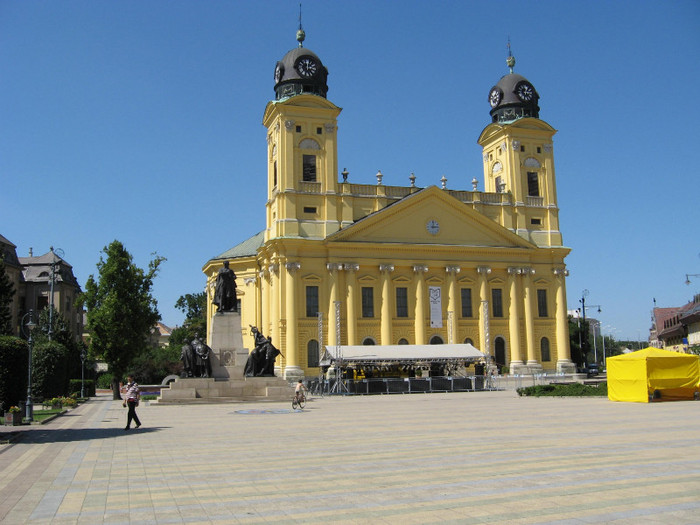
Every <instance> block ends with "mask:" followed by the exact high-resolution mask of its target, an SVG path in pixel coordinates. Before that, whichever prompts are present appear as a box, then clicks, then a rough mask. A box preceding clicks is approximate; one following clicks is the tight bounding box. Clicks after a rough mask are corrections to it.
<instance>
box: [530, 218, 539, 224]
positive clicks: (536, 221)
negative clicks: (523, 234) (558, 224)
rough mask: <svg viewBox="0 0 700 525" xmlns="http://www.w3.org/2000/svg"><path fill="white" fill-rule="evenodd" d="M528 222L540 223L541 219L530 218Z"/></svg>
mask: <svg viewBox="0 0 700 525" xmlns="http://www.w3.org/2000/svg"><path fill="white" fill-rule="evenodd" d="M530 224H535V225H537V224H542V219H530Z"/></svg>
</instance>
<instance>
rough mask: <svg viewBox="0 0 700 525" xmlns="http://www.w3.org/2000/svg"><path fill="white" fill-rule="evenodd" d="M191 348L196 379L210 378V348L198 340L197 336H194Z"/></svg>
mask: <svg viewBox="0 0 700 525" xmlns="http://www.w3.org/2000/svg"><path fill="white" fill-rule="evenodd" d="M192 348H193V349H194V354H195V356H194V359H195V369H196V370H197V376H198V377H211V360H210V359H209V357H210V354H211V348H209V347H208V346H207V345H206V344H204V342H203V341H202V340H201V339H200V338H199V334H195V336H194V339H193V340H192Z"/></svg>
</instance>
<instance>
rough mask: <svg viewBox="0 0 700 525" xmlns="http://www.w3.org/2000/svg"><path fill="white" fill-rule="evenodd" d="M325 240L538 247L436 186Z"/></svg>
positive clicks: (382, 210)
mask: <svg viewBox="0 0 700 525" xmlns="http://www.w3.org/2000/svg"><path fill="white" fill-rule="evenodd" d="M326 242H329V243H330V242H361V243H398V244H424V245H431V244H432V245H443V246H445V245H447V246H464V247H486V248H489V247H490V248H497V247H498V248H535V245H533V244H532V243H530V242H528V241H527V240H526V239H523V238H522V237H520V236H518V235H516V234H515V233H513V232H511V231H509V230H507V229H506V228H504V227H502V226H501V225H500V224H498V223H496V222H494V221H493V220H491V219H489V218H488V217H486V216H484V215H482V214H481V213H479V212H477V211H474V210H473V209H472V208H471V207H470V206H468V205H466V204H464V203H462V202H460V201H459V200H457V199H455V198H454V197H452V196H451V195H450V194H449V193H448V192H446V191H444V190H441V189H439V188H437V187H436V186H430V187H428V188H425V189H423V190H421V191H419V192H417V193H414V194H413V195H409V196H408V197H405V198H404V199H402V200H400V201H398V202H396V203H394V204H392V205H390V206H387V207H386V208H383V209H381V210H379V211H377V212H375V213H372V214H370V215H368V216H367V217H365V218H363V219H361V220H359V221H357V222H356V223H354V224H353V225H351V226H349V227H347V228H344V229H342V230H340V231H338V232H336V233H334V234H333V235H330V236H329V237H328V238H327V239H326Z"/></svg>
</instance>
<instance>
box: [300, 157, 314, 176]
mask: <svg viewBox="0 0 700 525" xmlns="http://www.w3.org/2000/svg"><path fill="white" fill-rule="evenodd" d="M302 180H303V181H304V182H316V155H304V159H303V167H302Z"/></svg>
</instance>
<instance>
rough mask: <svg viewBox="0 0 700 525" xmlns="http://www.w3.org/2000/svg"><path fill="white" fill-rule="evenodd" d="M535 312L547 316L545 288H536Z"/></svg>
mask: <svg viewBox="0 0 700 525" xmlns="http://www.w3.org/2000/svg"><path fill="white" fill-rule="evenodd" d="M537 314H538V315H539V316H540V317H547V290H537Z"/></svg>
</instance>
